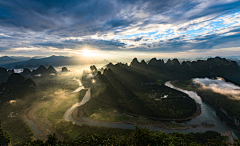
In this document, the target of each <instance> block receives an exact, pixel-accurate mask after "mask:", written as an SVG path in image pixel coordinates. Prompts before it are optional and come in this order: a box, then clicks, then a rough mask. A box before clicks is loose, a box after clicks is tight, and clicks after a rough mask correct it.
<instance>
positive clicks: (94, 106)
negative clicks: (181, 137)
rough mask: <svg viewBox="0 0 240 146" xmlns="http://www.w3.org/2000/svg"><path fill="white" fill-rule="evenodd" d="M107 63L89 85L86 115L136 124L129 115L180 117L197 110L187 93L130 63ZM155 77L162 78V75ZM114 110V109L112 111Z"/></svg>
mask: <svg viewBox="0 0 240 146" xmlns="http://www.w3.org/2000/svg"><path fill="white" fill-rule="evenodd" d="M110 67H111V68H109V69H108V70H104V73H103V74H100V73H98V75H97V76H96V84H92V85H91V100H90V101H88V103H86V105H85V106H84V112H85V116H86V117H88V118H91V119H94V120H100V121H107V122H130V123H136V124H138V122H133V120H132V119H133V118H131V117H129V116H128V115H130V116H142V117H151V118H161V119H183V118H189V117H191V116H192V115H193V114H194V113H195V112H196V109H197V107H196V104H195V101H194V100H193V99H192V98H190V97H189V96H188V95H187V94H184V93H182V92H180V91H176V90H174V89H171V88H169V87H166V86H164V85H159V84H158V83H156V82H154V81H153V79H151V78H148V77H146V76H145V75H142V74H140V73H138V72H137V71H136V70H132V69H131V67H127V66H120V65H115V66H114V65H111V66H110ZM124 73H125V74H124ZM125 81H126V82H125ZM129 81H130V82H131V83H129ZM147 81H148V82H147ZM157 81H158V82H159V83H162V82H163V80H161V79H158V80H157ZM129 85H131V86H129ZM135 87H136V88H135ZM115 110H116V111H117V112H114V111H115ZM138 120H139V119H138ZM138 120H137V121H138ZM139 122H140V120H139ZM140 123H145V124H150V125H152V124H151V123H154V122H153V121H151V120H149V121H148V122H146V121H145V122H140Z"/></svg>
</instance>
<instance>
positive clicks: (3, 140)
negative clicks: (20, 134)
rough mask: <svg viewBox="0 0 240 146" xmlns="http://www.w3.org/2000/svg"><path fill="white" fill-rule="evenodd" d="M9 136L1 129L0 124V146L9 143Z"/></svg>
mask: <svg viewBox="0 0 240 146" xmlns="http://www.w3.org/2000/svg"><path fill="white" fill-rule="evenodd" d="M10 141H11V136H10V135H9V134H8V133H7V132H6V131H4V130H3V129H2V124H1V122H0V145H3V144H7V143H10Z"/></svg>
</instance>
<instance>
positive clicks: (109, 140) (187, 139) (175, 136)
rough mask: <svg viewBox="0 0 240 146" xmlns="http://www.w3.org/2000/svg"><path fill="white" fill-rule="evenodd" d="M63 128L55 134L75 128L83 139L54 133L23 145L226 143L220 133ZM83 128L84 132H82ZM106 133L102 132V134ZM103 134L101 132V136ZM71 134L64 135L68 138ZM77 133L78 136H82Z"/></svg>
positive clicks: (184, 145) (221, 145) (211, 145)
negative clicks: (64, 137) (63, 137)
mask: <svg viewBox="0 0 240 146" xmlns="http://www.w3.org/2000/svg"><path fill="white" fill-rule="evenodd" d="M59 124H61V126H59V127H62V126H64V127H63V128H61V129H58V131H60V130H63V131H66V130H65V129H68V128H69V127H74V128H71V129H78V130H80V131H78V132H76V133H81V134H84V136H80V137H78V136H76V135H75V136H76V139H74V140H71V139H70V140H67V141H66V140H65V141H58V139H57V138H56V135H55V134H51V135H49V136H48V140H47V141H46V143H44V142H43V141H41V140H35V141H31V142H28V143H23V144H22V145H23V146H27V145H59V146H62V145H64V146H68V145H69V146H70V145H71V146H72V145H73V146H75V145H76V146H78V145H80V146H81V145H91V146H95V145H136V146H139V145H150V146H151V145H163V146H165V145H175V146H188V145H191V146H201V145H206V146H227V145H228V142H226V141H224V138H223V137H221V136H220V134H219V133H217V132H214V131H207V132H205V133H188V134H181V133H177V132H174V133H171V134H166V133H163V132H158V131H149V130H148V129H147V128H144V129H143V128H138V127H136V128H135V130H123V129H116V128H103V127H90V126H87V125H82V126H77V125H75V124H72V123H71V122H68V123H66V121H65V122H64V121H63V122H60V123H59ZM82 129H83V130H82ZM103 130H105V132H103ZM101 132H102V133H101ZM70 133H75V132H74V131H70V132H67V133H66V136H69V135H70ZM81 134H79V135H81ZM239 144H240V143H239V141H236V143H235V145H239Z"/></svg>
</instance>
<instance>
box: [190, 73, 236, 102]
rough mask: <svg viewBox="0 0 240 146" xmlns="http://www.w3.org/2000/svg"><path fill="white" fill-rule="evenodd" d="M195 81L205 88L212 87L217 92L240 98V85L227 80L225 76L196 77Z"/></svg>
mask: <svg viewBox="0 0 240 146" xmlns="http://www.w3.org/2000/svg"><path fill="white" fill-rule="evenodd" d="M193 82H194V83H196V84H200V85H201V87H202V88H204V89H211V90H213V91H214V92H216V93H220V94H224V95H231V96H233V97H236V98H239V99H240V87H239V86H237V85H235V84H233V83H230V82H226V81H225V80H224V79H223V78H220V77H219V78H217V79H209V78H194V79H193Z"/></svg>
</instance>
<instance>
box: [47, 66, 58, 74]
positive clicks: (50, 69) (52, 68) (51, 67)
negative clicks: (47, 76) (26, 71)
mask: <svg viewBox="0 0 240 146" xmlns="http://www.w3.org/2000/svg"><path fill="white" fill-rule="evenodd" d="M47 72H48V73H57V71H56V70H55V69H54V67H53V66H52V65H50V66H49V67H48V69H47Z"/></svg>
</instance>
